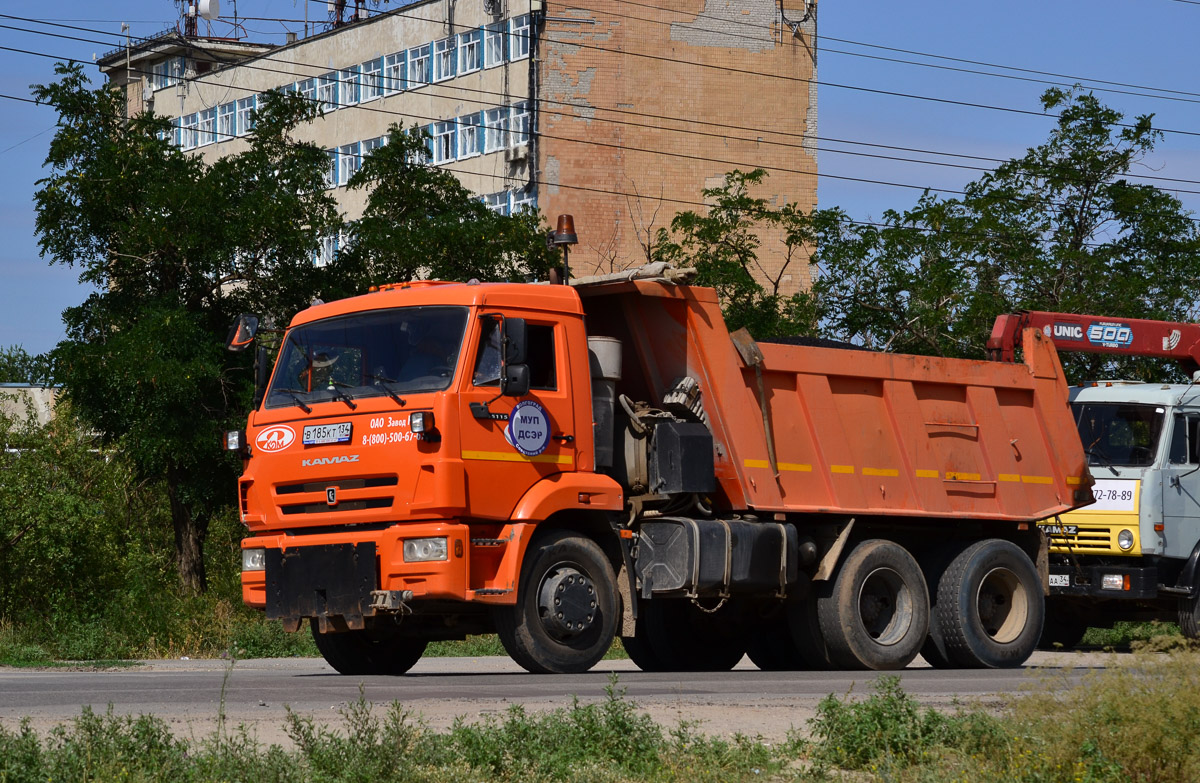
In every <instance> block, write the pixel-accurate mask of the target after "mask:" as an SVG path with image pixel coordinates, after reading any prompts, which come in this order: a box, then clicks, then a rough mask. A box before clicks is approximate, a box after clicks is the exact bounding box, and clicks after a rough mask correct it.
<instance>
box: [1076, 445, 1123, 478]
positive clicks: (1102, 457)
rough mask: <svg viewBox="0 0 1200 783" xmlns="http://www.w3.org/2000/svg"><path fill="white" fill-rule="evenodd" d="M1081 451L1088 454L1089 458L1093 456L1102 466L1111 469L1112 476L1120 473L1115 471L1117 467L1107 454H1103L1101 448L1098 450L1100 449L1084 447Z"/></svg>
mask: <svg viewBox="0 0 1200 783" xmlns="http://www.w3.org/2000/svg"><path fill="white" fill-rule="evenodd" d="M1083 453H1084V454H1086V455H1088V456H1089V457H1091V458H1094V459H1095V460H1096V461H1097V462H1099V463H1100V465H1101V466H1102V467H1105V468H1108V469H1109V470H1111V471H1112V474H1113V475H1114V476H1119V475H1121V474H1120V473H1118V472H1117V469H1116V468H1115V467H1114V466H1113V463H1112V460H1110V459H1109V458H1108V455H1107V454H1105V453H1104V452H1103V451H1102V450H1100V449H1084V450H1083Z"/></svg>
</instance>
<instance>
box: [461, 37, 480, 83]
mask: <svg viewBox="0 0 1200 783" xmlns="http://www.w3.org/2000/svg"><path fill="white" fill-rule="evenodd" d="M482 38H483V36H482V35H481V34H480V32H479V31H478V30H472V31H471V32H469V33H462V34H461V35H459V36H458V72H459V73H470V72H471V71H478V70H479V68H480V66H481V65H483V51H482V47H481V46H480V42H481V40H482Z"/></svg>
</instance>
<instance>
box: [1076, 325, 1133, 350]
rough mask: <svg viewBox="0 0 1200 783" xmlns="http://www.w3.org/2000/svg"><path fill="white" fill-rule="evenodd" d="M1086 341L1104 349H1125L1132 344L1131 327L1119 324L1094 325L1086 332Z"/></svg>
mask: <svg viewBox="0 0 1200 783" xmlns="http://www.w3.org/2000/svg"><path fill="white" fill-rule="evenodd" d="M1087 337H1088V341H1089V342H1091V343H1092V344H1093V345H1103V346H1104V347H1105V348H1126V347H1128V346H1129V345H1130V344H1131V343H1132V342H1133V327H1132V326H1130V325H1129V324H1120V323H1094V324H1092V325H1091V326H1089V327H1088V330H1087Z"/></svg>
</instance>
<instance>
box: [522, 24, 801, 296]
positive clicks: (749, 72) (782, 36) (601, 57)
mask: <svg viewBox="0 0 1200 783" xmlns="http://www.w3.org/2000/svg"><path fill="white" fill-rule="evenodd" d="M788 5H795V3H794V2H786V3H785V9H786V7H787V6H788ZM653 6H663V7H665V6H669V7H670V9H671V10H658V9H657V8H655V7H653ZM785 13H786V14H787V16H788V17H789V18H791V19H799V18H800V17H802V16H803V11H802V10H792V11H785ZM814 32H815V22H814V20H809V21H807V22H805V23H803V24H802V25H801V29H800V35H798V36H794V35H793V33H792V30H791V29H790V28H789V27H788V26H786V25H781V24H780V18H779V7H778V5H777V4H775V3H774V2H772V1H771V0H684V1H683V2H680V1H679V0H653V1H652V2H651V0H639V2H638V3H637V4H634V3H632V2H623V1H622V0H597V2H594V3H590V4H589V5H588V7H587V8H586V9H578V8H571V7H563V6H559V5H555V4H550V5H548V7H547V20H546V22H545V26H544V30H543V35H542V37H541V47H540V51H539V52H538V96H539V98H541V100H540V101H539V104H538V107H539V110H540V112H541V116H540V117H539V123H540V125H539V130H540V133H541V136H540V138H539V141H538V161H537V162H538V166H539V181H540V185H541V187H540V188H539V194H538V203H539V206H540V207H541V208H542V211H543V212H544V213H545V214H546V216H547V218H548V219H549V220H550V222H551V224H553V223H554V220H555V217H556V216H557V215H558V214H560V213H570V214H573V215H574V216H575V226H576V230H577V232H578V234H579V245H578V246H577V247H576V248H573V249H572V253H571V266H572V270H573V272H574V273H575V274H577V275H585V274H594V273H601V272H607V271H613V270H617V269H622V268H625V267H627V266H631V265H637V264H639V263H642V262H643V261H644V260H645V258H646V250H645V246H646V244H647V242H648V239H649V237H650V236H651V235H652V233H653V232H654V231H656V230H657V229H658V228H660V227H664V226H668V225H669V224H670V221H671V218H672V217H673V216H674V215H675V214H676V213H677V212H679V211H682V210H686V209H694V210H698V211H703V209H704V208H703V207H702V206H699V204H700V203H701V202H702V195H701V190H702V189H703V188H705V187H711V186H713V185H716V184H720V183H721V182H722V180H723V177H724V175H725V173H726V172H727V171H729V170H731V169H734V168H740V169H742V170H749V169H752V168H754V167H763V168H765V169H767V172H768V175H769V176H768V178H767V180H766V183H765V185H764V186H763V187H762V188H760V190H759V192H756V193H754V195H756V196H762V197H765V198H767V199H768V200H769V201H770V202H771V203H773V204H775V205H776V206H778V205H781V204H783V203H785V202H795V203H798V204H800V205H801V206H803V207H804V208H805V209H806V210H807V209H811V208H812V207H814V206H815V205H816V185H817V176H816V175H817V162H816V154H815V139H812V138H809V139H807V144H806V143H805V142H806V138H805V136H806V134H807V136H809V137H812V136H815V134H816V103H815V98H816V86H815V83H811V82H810V79H811V78H812V77H813V76H814V74H815V54H814V50H813V33H814ZM639 55H651V56H650V57H645V56H639ZM780 76H782V77H787V78H776V77H780ZM705 123H713V124H705ZM772 142H779V143H777V144H776V143H772ZM762 241H763V244H762V251H761V254H760V261H761V262H762V264H763V266H764V268H765V270H766V276H767V277H780V278H781V279H782V283H783V285H782V288H783V290H784V291H794V290H797V289H798V288H799V287H801V286H804V285H806V284H807V282H808V279H809V276H808V262H807V254H805V253H801V254H800V257H799V258H793V259H792V260H791V261H790V263H789V262H788V261H787V260H786V258H785V254H784V252H783V244H782V237H780V236H763V237H762ZM785 265H786V268H784V267H785Z"/></svg>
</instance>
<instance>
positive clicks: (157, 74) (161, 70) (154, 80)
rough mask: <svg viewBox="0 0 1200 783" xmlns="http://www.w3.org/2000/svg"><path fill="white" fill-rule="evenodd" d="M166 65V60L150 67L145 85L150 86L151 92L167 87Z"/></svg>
mask: <svg viewBox="0 0 1200 783" xmlns="http://www.w3.org/2000/svg"><path fill="white" fill-rule="evenodd" d="M167 63H168V61H167V60H163V61H162V62H160V63H155V64H154V65H152V66H150V76H149V78H147V79H146V83H147V84H148V85H149V86H150V89H151V90H161V89H162V88H163V87H166V86H168V84H169V82H168V81H167V67H168V66H167Z"/></svg>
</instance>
